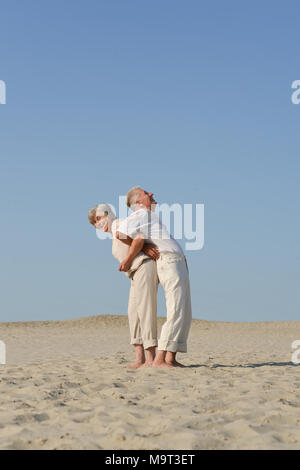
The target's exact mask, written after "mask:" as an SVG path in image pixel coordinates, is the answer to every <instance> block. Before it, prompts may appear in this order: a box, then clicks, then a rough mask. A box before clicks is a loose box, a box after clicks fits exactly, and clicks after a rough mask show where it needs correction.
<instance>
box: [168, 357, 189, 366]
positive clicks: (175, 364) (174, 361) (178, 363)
mask: <svg viewBox="0 0 300 470" xmlns="http://www.w3.org/2000/svg"><path fill="white" fill-rule="evenodd" d="M166 364H169V365H170V366H173V367H185V365H184V364H181V363H180V362H178V361H176V359H175V360H173V361H166Z"/></svg>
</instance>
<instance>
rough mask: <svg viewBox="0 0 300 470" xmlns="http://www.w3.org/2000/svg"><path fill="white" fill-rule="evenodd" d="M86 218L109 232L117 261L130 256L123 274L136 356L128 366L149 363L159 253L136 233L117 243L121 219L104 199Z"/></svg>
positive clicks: (153, 343) (152, 354) (153, 341)
mask: <svg viewBox="0 0 300 470" xmlns="http://www.w3.org/2000/svg"><path fill="white" fill-rule="evenodd" d="M88 219H89V222H90V223H91V224H92V225H93V226H94V227H95V228H96V229H98V230H102V231H103V232H110V233H112V254H113V256H114V257H115V258H117V260H118V261H119V262H120V263H121V265H120V266H122V262H123V260H124V259H125V258H126V259H127V260H130V268H128V270H126V273H125V274H126V275H127V276H128V277H129V278H130V284H131V285H130V293H129V302H128V320H129V329H130V336H131V341H130V342H131V344H133V346H134V348H135V354H136V360H135V362H134V363H133V364H131V365H130V367H131V368H132V369H138V368H139V367H141V366H143V365H146V366H151V365H152V362H153V360H154V357H155V348H156V346H157V324H156V314H157V312H156V310H157V301H156V299H157V287H158V277H157V271H156V263H155V259H157V257H158V256H159V253H158V251H157V249H156V248H155V246H154V245H153V244H145V243H144V240H143V239H141V238H139V237H136V239H135V240H134V241H133V242H132V243H131V241H130V244H129V243H128V244H127V245H126V244H123V243H121V242H120V241H119V240H118V239H117V238H116V236H115V235H116V230H117V228H118V224H119V222H120V220H121V219H119V220H116V217H115V215H114V213H113V212H112V210H111V208H110V206H109V205H108V204H106V203H102V204H98V205H97V206H95V207H93V208H92V209H90V210H89V214H88ZM129 245H130V246H129ZM121 270H122V269H120V271H121ZM145 354H146V358H145Z"/></svg>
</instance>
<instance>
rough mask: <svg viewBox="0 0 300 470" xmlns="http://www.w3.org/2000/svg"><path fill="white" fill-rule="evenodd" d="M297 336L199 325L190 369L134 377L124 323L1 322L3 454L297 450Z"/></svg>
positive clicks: (278, 327)
mask: <svg viewBox="0 0 300 470" xmlns="http://www.w3.org/2000/svg"><path fill="white" fill-rule="evenodd" d="M162 321H163V319H159V324H160V325H161V324H162ZM296 339H300V322H259V323H230V322H228V323H227V322H210V321H204V320H193V325H192V328H191V334H190V341H189V345H188V347H189V351H188V353H187V354H181V355H178V358H179V360H181V361H182V362H184V363H185V364H186V365H187V366H188V367H186V368H185V369H174V370H161V369H154V368H143V369H139V370H131V369H128V368H124V366H126V365H128V364H129V363H130V362H131V361H132V360H133V358H134V354H133V349H132V347H131V346H130V345H129V341H128V325H127V317H124V316H116V315H106V316H97V317H89V318H83V319H76V320H66V321H61V322H28V323H0V340H2V341H4V342H5V343H6V348H7V363H6V365H0V387H1V396H0V449H173V450H178V449H183V450H186V449H192V450H196V449H299V448H300V375H299V373H300V368H299V367H300V366H298V365H294V364H293V363H292V362H291V354H292V349H291V343H292V342H293V341H294V340H296Z"/></svg>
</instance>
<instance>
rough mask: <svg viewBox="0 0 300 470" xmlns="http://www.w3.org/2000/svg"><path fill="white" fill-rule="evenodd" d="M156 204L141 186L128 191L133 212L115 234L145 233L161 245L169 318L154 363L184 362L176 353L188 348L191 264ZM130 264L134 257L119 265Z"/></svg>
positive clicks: (159, 265) (122, 237)
mask: <svg viewBox="0 0 300 470" xmlns="http://www.w3.org/2000/svg"><path fill="white" fill-rule="evenodd" d="M156 204H157V203H156V201H155V200H154V198H153V193H148V192H147V191H145V190H143V189H141V188H140V187H139V186H135V187H134V188H132V189H131V190H130V191H128V193H127V205H128V207H130V208H131V209H132V210H133V213H132V214H131V215H130V216H129V217H127V219H125V220H123V221H122V222H121V223H120V224H119V228H118V231H117V233H116V236H117V238H118V239H119V240H121V241H123V242H124V243H128V237H129V238H130V239H131V240H133V241H135V240H136V239H140V238H141V237H143V238H144V240H147V241H151V242H153V243H154V244H155V245H156V247H157V248H158V250H159V252H160V256H159V259H158V260H157V261H156V265H157V274H158V278H159V282H160V283H161V285H162V287H163V289H164V292H165V297H166V307H167V320H166V322H165V323H164V325H163V327H162V330H161V336H160V339H159V341H158V351H157V354H156V357H155V360H154V362H153V366H158V367H172V366H181V364H179V363H178V362H177V361H176V353H177V352H186V351H187V338H188V334H189V329H190V325H191V320H192V309H191V296H190V283H189V274H188V267H187V262H186V258H185V256H184V254H183V251H182V249H181V247H180V246H179V244H178V243H177V242H176V241H175V240H174V239H173V238H172V237H171V235H170V234H169V232H168V230H167V229H166V227H165V226H164V225H163V224H162V223H161V222H160V220H159V218H158V216H157V215H156V214H155V213H154V209H155V205H156ZM130 265H131V258H126V259H125V260H124V261H123V263H122V264H121V266H120V269H121V270H123V271H126V270H128V269H130Z"/></svg>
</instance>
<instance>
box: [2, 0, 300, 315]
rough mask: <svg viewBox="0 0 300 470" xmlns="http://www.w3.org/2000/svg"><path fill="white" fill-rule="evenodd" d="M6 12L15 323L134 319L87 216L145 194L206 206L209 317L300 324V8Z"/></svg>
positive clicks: (123, 5)
mask: <svg viewBox="0 0 300 470" xmlns="http://www.w3.org/2000/svg"><path fill="white" fill-rule="evenodd" d="M0 5H1V29H0V80H4V81H5V82H6V86H7V104H6V105H0V159H1V173H0V191H1V198H0V207H1V248H2V249H1V285H2V293H1V297H0V320H1V321H24V320H56V319H67V318H76V317H82V316H89V315H97V314H106V313H111V314H114V313H115V314H126V312H127V300H128V290H129V283H128V280H127V279H126V277H125V276H124V275H123V274H121V273H119V272H118V271H117V266H118V263H117V262H116V260H114V259H113V258H112V255H111V246H110V241H109V240H106V241H100V240H98V239H97V237H96V235H95V233H94V231H93V229H92V227H91V226H89V224H88V222H87V210H88V209H89V208H90V207H91V206H93V205H94V204H96V203H98V202H102V201H107V202H110V203H112V204H114V205H117V202H118V196H119V195H121V194H126V191H127V190H128V189H129V188H130V187H131V186H133V185H137V184H138V185H141V186H142V187H145V188H146V189H148V190H151V191H153V192H154V193H155V195H156V197H157V200H158V201H159V202H160V203H162V202H165V203H170V204H171V203H174V202H177V203H193V204H196V203H202V204H204V205H205V246H204V248H203V249H202V250H201V251H198V252H187V253H186V255H187V259H188V262H189V267H190V277H191V290H192V304H193V315H194V317H196V318H202V319H207V320H222V321H260V320H265V321H266V320H267V321H274V320H298V319H299V311H300V294H299V292H300V290H299V274H300V273H299V271H300V268H299V266H300V263H299V258H300V256H299V252H300V250H299V228H300V223H299V170H300V163H299V144H300V142H299V134H300V133H299V126H300V105H293V104H292V102H291V94H292V90H291V84H292V82H293V81H294V80H297V79H300V69H299V50H298V49H299V48H298V43H299V14H300V7H299V3H297V2H295V1H292V2H285V3H284V2H260V1H253V2H240V1H231V0H229V1H227V2H224V1H210V2H199V1H194V0H189V2H183V1H178V0H172V1H169V0H164V1H163V2H161V1H157V0H151V2H150V1H148V2H146V1H137V0H130V1H124V0H118V1H117V0H112V1H101V0H97V1H94V0H87V1H70V0H65V1H64V2H61V1H57V0H52V1H51V2H50V1H44V2H38V1H37V0H36V1H31V0H27V1H26V2H20V1H16V0H11V1H10V2H3V1H2V2H0ZM164 313H165V309H164V302H163V295H162V292H160V294H159V314H161V315H163V314H164Z"/></svg>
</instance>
